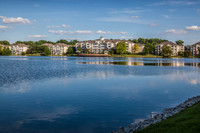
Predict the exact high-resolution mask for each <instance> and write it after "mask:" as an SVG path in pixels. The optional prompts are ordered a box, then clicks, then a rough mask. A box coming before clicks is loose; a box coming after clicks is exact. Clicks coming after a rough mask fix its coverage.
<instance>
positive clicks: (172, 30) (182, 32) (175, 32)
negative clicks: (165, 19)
mask: <svg viewBox="0 0 200 133" xmlns="http://www.w3.org/2000/svg"><path fill="white" fill-rule="evenodd" d="M164 33H166V34H167V33H171V34H186V33H187V31H185V30H175V29H170V30H165V32H164Z"/></svg>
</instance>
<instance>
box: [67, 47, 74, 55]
mask: <svg viewBox="0 0 200 133" xmlns="http://www.w3.org/2000/svg"><path fill="white" fill-rule="evenodd" d="M67 54H74V48H73V47H72V46H70V47H69V48H68V50H67Z"/></svg>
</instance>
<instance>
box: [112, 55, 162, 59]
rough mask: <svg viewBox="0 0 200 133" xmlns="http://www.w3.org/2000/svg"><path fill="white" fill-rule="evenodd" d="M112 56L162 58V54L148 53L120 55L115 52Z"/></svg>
mask: <svg viewBox="0 0 200 133" xmlns="http://www.w3.org/2000/svg"><path fill="white" fill-rule="evenodd" d="M111 57H135V58H161V57H162V56H157V55H152V54H147V55H138V54H124V55H122V56H121V55H118V54H113V55H111Z"/></svg>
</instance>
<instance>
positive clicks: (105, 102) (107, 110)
mask: <svg viewBox="0 0 200 133" xmlns="http://www.w3.org/2000/svg"><path fill="white" fill-rule="evenodd" d="M24 58H25V60H24V59H23V58H21V57H12V58H11V57H2V58H1V57H0V60H1V59H2V60H1V63H0V77H1V78H0V132H3V133H4V132H6V133H13V132H20V133H27V132H29V133H34V132H43V133H55V132H70V133H77V132H79V133H85V132H87V133H102V132H110V131H113V130H116V129H117V128H118V127H120V126H127V125H128V124H129V123H131V122H134V120H136V121H140V120H141V118H148V117H149V118H150V117H152V116H153V115H155V114H156V113H157V112H160V111H161V110H162V109H163V108H167V107H173V106H175V105H177V104H179V103H180V102H182V101H184V100H185V99H187V98H188V97H192V96H195V95H197V94H199V93H200V89H199V84H200V76H199V72H200V69H199V63H200V62H199V60H197V59H159V58H152V59H135V58H68V57H62V59H59V58H58V57H24ZM52 58H53V59H52ZM79 62H80V63H79ZM191 62H192V63H191ZM90 64H96V65H90ZM100 64H101V65H100ZM130 66H131V67H130ZM132 66H133V67H132ZM157 66H159V67H157ZM160 66H163V67H160ZM167 66H174V67H167ZM187 66H194V67H187Z"/></svg>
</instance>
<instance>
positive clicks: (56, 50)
mask: <svg viewBox="0 0 200 133" xmlns="http://www.w3.org/2000/svg"><path fill="white" fill-rule="evenodd" d="M42 45H43V46H47V47H49V49H50V51H51V54H52V55H64V54H66V53H67V50H68V48H69V47H70V46H69V45H66V44H64V43H56V44H54V45H53V44H50V43H45V44H42Z"/></svg>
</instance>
